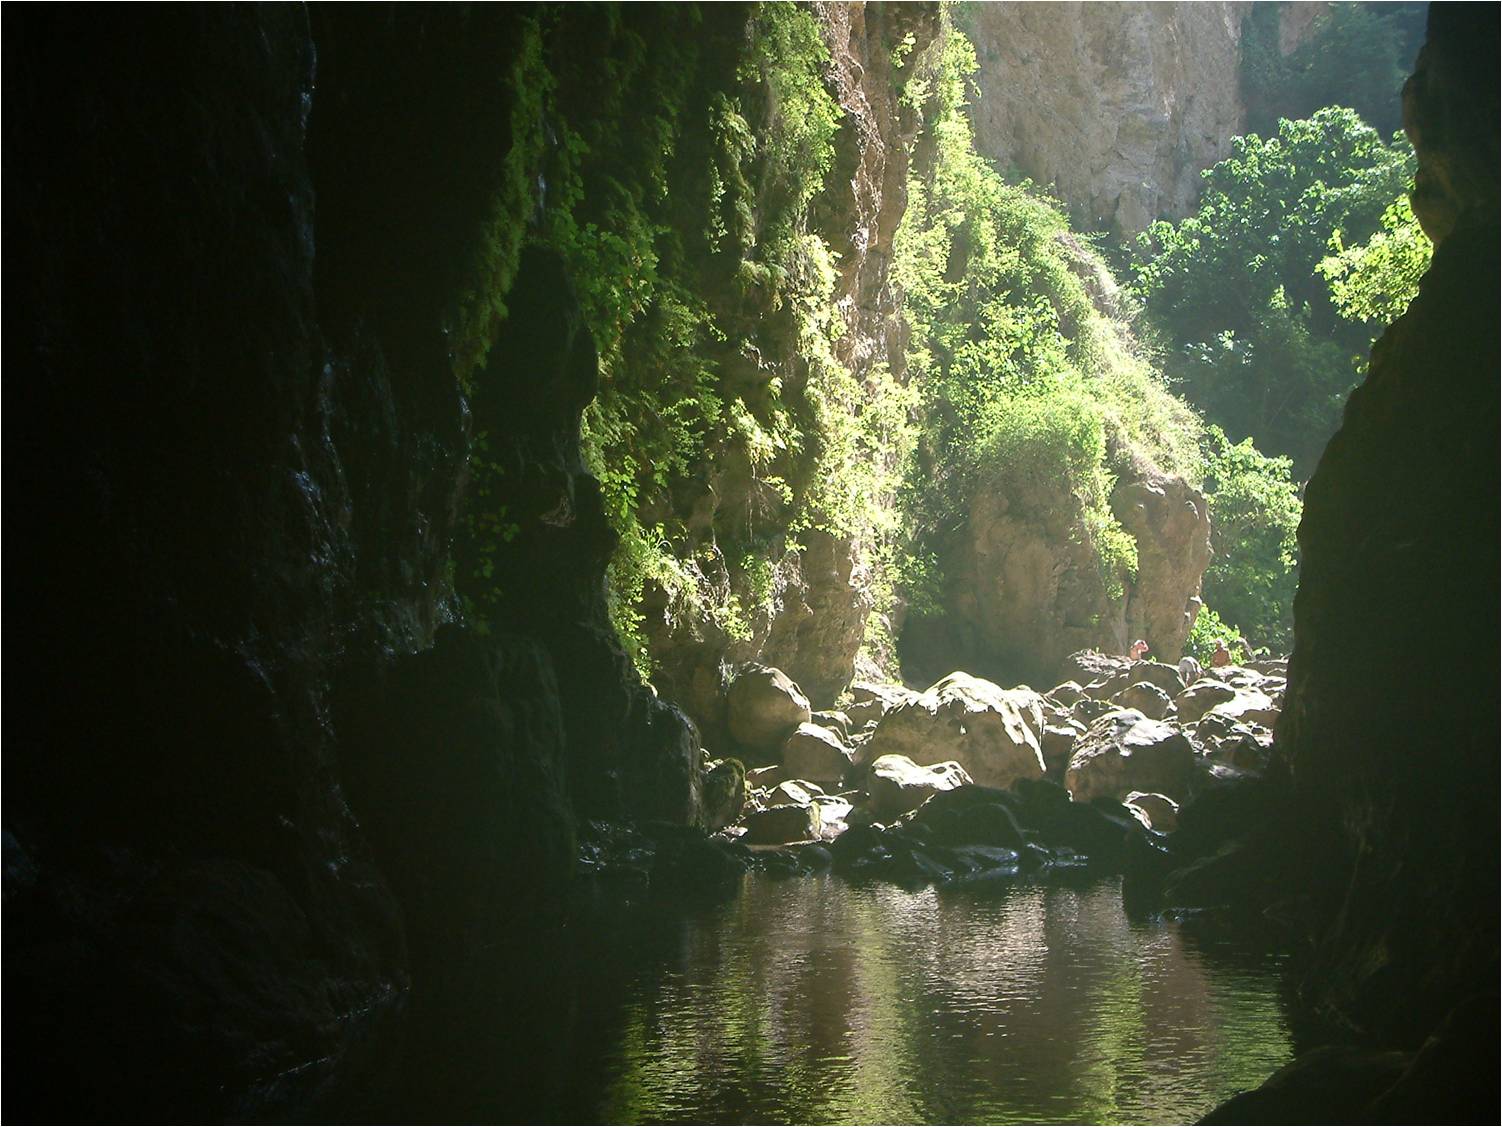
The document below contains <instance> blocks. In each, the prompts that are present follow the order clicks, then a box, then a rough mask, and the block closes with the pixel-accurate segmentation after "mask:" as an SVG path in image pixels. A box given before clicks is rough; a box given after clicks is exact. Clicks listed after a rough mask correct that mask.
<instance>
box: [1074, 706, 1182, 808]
mask: <svg viewBox="0 0 1502 1127" xmlns="http://www.w3.org/2000/svg"><path fill="white" fill-rule="evenodd" d="M1193 773H1194V749H1193V747H1191V746H1190V743H1189V740H1188V739H1187V738H1186V737H1185V736H1184V734H1183V733H1182V732H1180V731H1178V730H1177V729H1174V728H1171V727H1169V726H1168V725H1167V724H1164V723H1161V722H1160V721H1157V720H1149V719H1148V718H1147V717H1146V716H1144V715H1142V713H1140V712H1138V711H1136V710H1135V709H1131V708H1124V709H1119V710H1117V711H1115V712H1110V713H1107V714H1106V715H1105V716H1102V717H1101V718H1100V719H1099V720H1097V721H1096V722H1095V723H1094V724H1092V725H1091V726H1090V730H1089V731H1088V732H1086V733H1085V734H1084V735H1083V736H1081V737H1080V739H1079V742H1078V743H1076V744H1075V748H1074V754H1073V755H1071V756H1070V759H1069V768H1068V770H1067V771H1066V772H1065V773H1064V785H1065V787H1067V788H1068V790H1069V793H1070V794H1071V795H1073V796H1074V800H1075V801H1076V802H1088V801H1089V800H1090V799H1093V798H1100V797H1106V798H1113V799H1115V800H1117V801H1118V802H1119V801H1121V800H1122V799H1123V798H1125V797H1126V796H1127V795H1128V794H1130V793H1131V792H1132V791H1152V792H1155V793H1160V794H1167V795H1183V794H1184V793H1185V792H1186V790H1187V789H1188V785H1189V782H1190V779H1191V778H1192V776H1193Z"/></svg>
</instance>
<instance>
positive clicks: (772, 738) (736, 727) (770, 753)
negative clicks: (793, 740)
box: [726, 665, 813, 764]
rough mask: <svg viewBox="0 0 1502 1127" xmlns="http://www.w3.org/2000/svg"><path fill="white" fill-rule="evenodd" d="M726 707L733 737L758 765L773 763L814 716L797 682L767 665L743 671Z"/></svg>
mask: <svg viewBox="0 0 1502 1127" xmlns="http://www.w3.org/2000/svg"><path fill="white" fill-rule="evenodd" d="M726 704H727V712H728V717H727V718H728V720H729V724H730V736H731V738H732V739H734V740H735V742H736V743H737V744H739V745H740V746H741V747H742V748H743V749H745V751H746V752H748V753H749V755H748V757H749V758H751V759H753V760H755V761H756V762H757V763H758V764H761V763H771V762H774V761H775V760H776V759H777V756H778V753H779V752H781V751H782V745H783V743H784V742H785V741H786V740H787V738H788V737H789V736H790V735H792V734H793V733H794V732H796V731H797V730H798V725H800V724H807V723H808V722H809V719H810V718H811V716H812V715H813V714H812V711H811V710H810V708H809V704H808V697H806V696H804V695H803V690H802V689H800V688H799V687H798V684H797V682H795V681H794V680H793V679H792V678H791V677H789V676H788V675H787V674H786V673H784V672H783V671H782V670H780V669H772V668H769V667H768V666H764V665H748V666H747V667H746V668H745V669H743V670H741V672H740V674H739V675H737V677H736V679H735V680H734V682H732V683H731V686H730V695H729V699H728V700H727V702H726Z"/></svg>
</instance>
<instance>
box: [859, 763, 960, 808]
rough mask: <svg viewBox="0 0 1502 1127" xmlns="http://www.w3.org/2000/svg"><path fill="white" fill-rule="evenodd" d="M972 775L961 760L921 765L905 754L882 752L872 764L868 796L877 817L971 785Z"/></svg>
mask: <svg viewBox="0 0 1502 1127" xmlns="http://www.w3.org/2000/svg"><path fill="white" fill-rule="evenodd" d="M970 782H971V779H970V776H969V775H968V774H966V772H965V769H964V768H963V767H961V766H960V765H959V764H958V763H954V762H949V763H935V764H932V765H930V766H926V767H920V766H919V765H918V764H916V763H914V762H913V761H912V760H911V759H909V758H908V757H907V756H905V755H883V756H881V758H879V759H877V760H876V762H874V763H872V764H871V774H870V776H869V777H868V778H867V780H866V796H867V797H868V798H869V800H870V803H871V808H872V810H873V811H874V812H875V813H876V815H877V816H878V817H892V816H894V815H898V814H906V813H907V812H908V811H910V810H916V809H917V808H918V807H919V806H921V805H923V803H924V802H925V801H927V800H928V799H929V798H931V797H932V796H933V795H936V794H939V793H942V792H944V791H952V790H955V789H957V788H959V787H963V786H969V785H970Z"/></svg>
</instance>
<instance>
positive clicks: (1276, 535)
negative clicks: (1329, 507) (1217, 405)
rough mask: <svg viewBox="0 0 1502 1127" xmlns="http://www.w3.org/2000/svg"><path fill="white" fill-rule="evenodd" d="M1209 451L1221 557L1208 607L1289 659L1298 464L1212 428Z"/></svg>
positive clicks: (1208, 590)
mask: <svg viewBox="0 0 1502 1127" xmlns="http://www.w3.org/2000/svg"><path fill="white" fill-rule="evenodd" d="M1205 447H1206V450H1205V455H1206V456H1205V492H1206V493H1207V494H1208V496H1209V499H1210V537H1211V547H1212V548H1213V549H1214V552H1215V555H1214V558H1213V559H1212V560H1211V562H1210V567H1209V569H1208V570H1207V571H1206V572H1205V580H1204V597H1205V601H1206V602H1207V603H1208V604H1209V605H1211V606H1213V607H1215V608H1216V609H1217V610H1218V611H1220V613H1222V614H1224V615H1225V616H1226V618H1228V619H1230V620H1231V621H1233V622H1237V623H1241V624H1242V625H1243V626H1244V627H1245V629H1246V631H1247V633H1248V634H1249V635H1251V636H1252V638H1253V640H1254V641H1256V642H1257V643H1258V644H1259V645H1266V646H1269V647H1271V648H1272V649H1274V650H1276V651H1277V652H1279V653H1287V652H1288V650H1289V648H1290V647H1291V646H1292V643H1293V595H1294V591H1295V589H1296V588H1297V586H1298V543H1297V533H1298V528H1299V518H1300V516H1301V515H1302V514H1303V504H1302V502H1300V500H1299V495H1298V489H1297V487H1296V486H1295V485H1294V483H1293V481H1292V480H1291V477H1290V475H1291V473H1292V468H1293V467H1292V463H1290V461H1289V460H1288V459H1287V458H1268V457H1264V456H1263V455H1262V454H1260V453H1258V451H1257V449H1256V447H1254V446H1253V445H1252V441H1251V439H1246V440H1244V441H1242V442H1239V443H1234V444H1233V443H1232V442H1230V441H1229V440H1228V439H1227V438H1226V436H1225V432H1224V431H1222V430H1221V429H1220V428H1219V427H1216V426H1212V427H1210V428H1209V429H1208V431H1207V433H1206V436H1205ZM1238 633H1239V631H1238Z"/></svg>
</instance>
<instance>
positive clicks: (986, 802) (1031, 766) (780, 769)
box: [703, 651, 1286, 880]
mask: <svg viewBox="0 0 1502 1127" xmlns="http://www.w3.org/2000/svg"><path fill="white" fill-rule="evenodd" d="M1186 675H1187V676H1188V677H1189V678H1190V679H1191V680H1190V683H1189V684H1185V683H1184V679H1185V676H1186ZM1285 676H1286V663H1285V662H1283V661H1274V662H1261V663H1256V664H1254V665H1250V666H1246V667H1230V668H1220V669H1211V670H1207V671H1200V670H1197V669H1196V668H1195V667H1194V666H1193V665H1192V664H1187V665H1186V666H1185V670H1184V674H1181V672H1180V670H1179V669H1178V668H1175V667H1173V666H1169V665H1164V664H1161V663H1159V662H1154V661H1130V660H1127V659H1125V658H1115V657H1110V656H1108V655H1104V654H1099V653H1094V652H1089V651H1086V652H1082V653H1079V654H1075V655H1072V656H1071V657H1070V658H1069V659H1068V661H1067V662H1066V663H1065V668H1064V680H1063V681H1062V682H1061V683H1060V684H1059V685H1057V686H1056V687H1055V688H1053V689H1051V690H1049V691H1048V692H1046V693H1039V692H1037V691H1035V690H1034V689H1031V688H1029V687H1028V686H1026V685H1019V686H1016V687H1014V688H1010V689H1004V688H1002V687H1001V686H999V685H996V684H993V683H992V682H990V681H985V680H982V679H981V678H979V677H974V676H971V675H970V674H967V673H962V672H955V673H951V674H950V675H949V676H947V677H945V678H943V679H942V680H941V681H939V682H937V683H936V684H934V685H933V686H931V687H930V688H928V689H927V690H926V691H924V692H916V691H914V690H912V689H909V688H905V687H903V686H900V685H889V684H877V683H866V682H858V683H856V684H855V685H853V686H852V687H851V689H850V691H849V693H848V699H846V700H845V701H844V703H843V704H842V705H841V706H840V707H839V708H838V709H830V710H826V711H820V712H815V711H814V710H813V709H812V707H811V705H810V702H809V700H808V697H807V696H806V695H805V694H804V693H803V691H802V690H801V689H800V688H799V686H798V685H797V684H796V683H795V682H794V681H792V680H791V679H790V678H789V677H788V676H787V675H786V674H784V673H783V672H782V671H780V670H777V669H772V668H768V667H764V666H756V665H753V666H748V667H746V668H744V669H743V670H741V672H740V673H739V675H738V676H737V677H736V678H735V679H734V680H733V681H732V682H731V684H730V686H729V688H728V690H727V693H726V698H725V700H726V714H727V717H728V729H729V731H730V733H731V735H732V737H733V739H734V740H735V741H736V748H735V750H736V752H737V756H736V757H733V758H732V757H727V758H724V759H719V760H710V761H707V762H706V770H705V775H704V786H703V809H704V812H705V820H706V828H707V829H709V830H711V831H714V832H715V838H716V840H717V841H718V843H719V845H720V846H721V847H728V846H731V845H733V846H734V850H733V856H735V857H737V858H739V859H740V862H741V863H744V864H746V865H752V864H760V865H762V866H763V867H766V866H768V865H770V866H772V867H774V868H778V867H780V868H782V869H785V870H789V871H792V870H796V869H800V868H817V867H822V866H823V865H825V864H829V863H832V864H834V865H835V866H836V867H838V868H841V869H844V870H847V871H850V872H860V873H866V874H870V875H879V876H884V877H891V878H893V879H922V880H949V879H963V878H966V877H974V876H977V875H986V876H992V875H997V874H998V873H1007V872H1018V871H1022V870H1026V869H1037V868H1040V867H1047V866H1060V865H1063V866H1073V865H1082V864H1093V865H1097V866H1108V867H1115V868H1122V867H1125V866H1127V865H1128V864H1129V863H1130V858H1131V857H1132V855H1133V852H1134V850H1143V849H1146V850H1147V851H1148V853H1149V854H1150V853H1152V851H1154V850H1159V851H1161V850H1160V844H1159V843H1161V840H1162V838H1163V835H1165V834H1168V833H1171V832H1173V831H1174V830H1175V828H1176V827H1177V825H1178V816H1179V809H1180V806H1181V805H1182V804H1183V803H1184V802H1186V801H1187V800H1188V799H1189V798H1191V797H1192V796H1193V795H1195V794H1196V793H1197V792H1199V791H1200V790H1202V789H1204V788H1206V787H1208V786H1211V785H1213V784H1215V783H1216V782H1217V781H1226V780H1233V779H1238V778H1244V777H1248V776H1255V775H1256V774H1257V773H1259V772H1260V771H1261V770H1262V768H1263V767H1264V766H1265V765H1266V763H1267V759H1268V755H1269V753H1270V750H1271V746H1272V727H1273V725H1274V723H1275V722H1276V719H1277V714H1278V709H1279V707H1280V705H1281V702H1282V699H1283V691H1284V685H1285ZM747 768H749V769H747ZM774 855H775V856H774Z"/></svg>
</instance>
